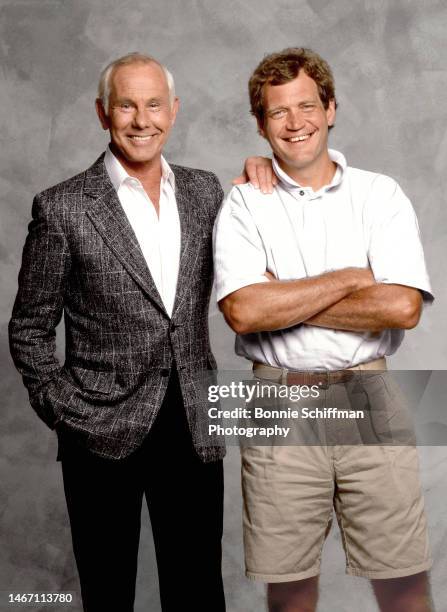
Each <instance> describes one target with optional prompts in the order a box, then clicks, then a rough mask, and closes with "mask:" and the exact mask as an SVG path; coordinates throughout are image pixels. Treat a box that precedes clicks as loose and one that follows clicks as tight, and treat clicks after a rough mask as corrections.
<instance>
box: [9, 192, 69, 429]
mask: <svg viewBox="0 0 447 612" xmlns="http://www.w3.org/2000/svg"><path fill="white" fill-rule="evenodd" d="M69 271H70V251H69V248H68V242H67V238H66V235H65V232H64V229H63V216H62V210H61V207H59V206H56V205H55V203H54V201H52V200H51V199H48V198H46V197H45V196H36V197H35V199H34V202H33V207H32V221H31V223H30V225H29V228H28V236H27V238H26V242H25V246H24V249H23V256H22V266H21V269H20V272H19V287H18V293H17V297H16V300H15V303H14V307H13V312H12V317H11V320H10V323H9V342H10V350H11V355H12V358H13V360H14V363H15V366H16V368H17V369H18V371H19V372H20V373H21V375H22V377H23V382H24V384H25V386H26V388H27V389H28V393H29V397H30V403H31V405H32V406H33V408H34V409H35V410H36V412H37V413H38V415H39V416H40V418H41V419H42V420H43V421H44V422H45V423H46V424H47V425H48V426H49V427H54V422H55V420H56V416H55V414H54V411H53V409H52V408H51V406H49V405H48V403H47V402H45V391H47V390H48V387H49V385H51V384H52V382H53V381H54V380H55V379H56V377H57V376H58V374H59V371H60V364H59V362H58V360H57V359H56V356H55V351H56V326H57V324H58V323H59V321H60V319H61V317H62V312H63V305H64V293H65V287H66V283H67V278H68V275H69Z"/></svg>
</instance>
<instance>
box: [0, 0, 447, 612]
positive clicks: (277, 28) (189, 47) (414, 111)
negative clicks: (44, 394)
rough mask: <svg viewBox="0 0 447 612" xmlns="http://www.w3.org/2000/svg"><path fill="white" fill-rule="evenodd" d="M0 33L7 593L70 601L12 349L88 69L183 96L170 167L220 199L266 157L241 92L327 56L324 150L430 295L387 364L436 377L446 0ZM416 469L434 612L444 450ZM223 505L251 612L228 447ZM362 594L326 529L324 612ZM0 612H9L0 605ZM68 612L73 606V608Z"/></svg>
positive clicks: (15, 5)
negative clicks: (158, 68)
mask: <svg viewBox="0 0 447 612" xmlns="http://www.w3.org/2000/svg"><path fill="white" fill-rule="evenodd" d="M0 23H1V38H0V40H1V43H0V57H1V63H2V85H1V88H0V100H1V115H0V121H1V127H0V138H1V144H2V146H1V149H0V158H1V171H0V181H1V183H0V184H1V192H2V197H3V198H2V199H3V207H2V225H1V228H2V229H1V232H2V237H1V247H0V266H1V278H2V292H1V300H2V301H1V306H0V312H1V316H2V321H1V341H2V344H1V353H0V359H1V372H2V377H1V399H2V411H1V414H0V419H1V432H2V436H1V449H0V470H1V475H0V478H1V489H0V517H1V519H0V520H1V523H0V528H1V538H2V541H1V546H0V591H3V594H2V596H3V597H4V592H5V591H21V592H23V591H25V592H31V591H37V590H38V591H63V590H72V591H77V588H78V587H77V578H76V573H75V566H74V560H73V556H72V552H71V545H70V533H69V529H68V525H67V516H66V510H65V505H64V499H63V493H62V486H61V477H60V472H59V465H58V464H56V463H55V454H56V444H55V439H54V435H53V434H52V433H51V432H50V431H48V430H47V429H46V428H45V426H44V425H43V424H42V423H40V421H38V419H37V417H35V415H34V413H33V412H32V410H31V408H30V407H29V406H28V404H27V398H26V394H25V391H24V389H23V388H22V386H21V382H20V380H19V377H18V375H17V374H16V372H15V370H14V369H13V366H12V364H11V361H10V357H9V353H8V348H7V337H6V336H7V320H8V317H9V314H10V310H11V307H12V302H13V298H14V294H15V291H16V283H17V271H18V267H19V262H20V254H21V248H22V245H23V241H24V239H25V235H26V226H27V223H28V221H29V219H30V207H31V200H32V196H33V194H34V193H35V192H37V191H40V190H42V189H43V188H45V187H48V186H49V185H51V184H54V183H56V182H58V181H60V180H62V179H65V178H67V177H69V176H71V175H73V174H74V173H76V172H78V171H80V170H83V169H84V168H85V167H87V166H88V165H90V163H91V162H92V161H93V160H94V159H95V158H96V157H97V156H98V154H99V153H100V152H101V151H102V150H103V149H104V147H105V145H106V142H107V139H106V136H105V134H104V133H103V132H102V131H101V130H100V128H99V124H98V122H97V119H96V117H95V113H94V109H93V101H94V98H95V88H96V81H97V77H98V74H99V72H100V69H101V68H102V67H103V66H104V65H105V64H106V63H107V62H109V61H110V60H111V59H113V58H115V57H116V56H119V55H122V54H124V53H127V52H129V51H133V50H140V51H143V52H148V53H151V54H153V55H155V56H156V57H158V58H159V59H160V60H161V61H162V62H164V63H165V64H167V66H168V67H169V68H170V69H171V70H172V72H173V74H174V76H175V77H176V83H177V91H178V95H179V96H180V100H181V111H180V115H179V117H178V121H177V124H176V127H175V129H174V132H173V133H172V137H171V141H170V143H169V147H168V159H169V160H171V161H174V162H177V163H181V164H185V165H189V166H195V167H199V168H206V169H209V170H213V171H214V172H216V173H217V174H218V176H219V177H220V179H221V181H222V184H223V185H224V188H225V189H226V190H228V189H229V181H230V179H231V178H232V177H234V176H235V175H236V174H238V173H239V170H240V168H241V164H242V160H243V158H244V157H245V156H247V155H248V154H255V153H263V152H266V151H267V149H266V146H265V144H264V143H263V142H262V141H261V139H260V138H259V137H258V136H257V134H256V129H255V125H254V121H253V119H252V118H251V117H250V115H249V113H248V100H247V93H246V90H247V79H248V77H249V75H250V73H251V71H252V69H253V68H254V66H255V65H256V64H257V62H258V61H259V60H260V59H261V57H262V56H263V55H264V54H265V53H266V52H269V51H275V50H280V49H281V48H283V47H285V46H291V45H295V46H301V45H304V46H311V47H313V48H314V49H315V50H317V51H318V52H320V53H321V54H322V55H323V56H324V57H326V58H327V59H328V60H329V62H330V63H331V65H332V67H333V69H334V73H335V78H336V83H337V93H338V99H339V103H340V107H339V112H338V119H337V126H336V129H335V130H334V131H333V133H332V135H331V138H332V145H333V146H335V147H336V148H339V149H341V150H342V151H343V152H344V153H345V154H346V156H347V158H348V161H349V163H350V164H351V165H354V166H358V167H363V168H367V169H370V170H375V171H378V172H384V173H386V174H390V175H391V176H393V177H395V178H396V179H397V180H398V181H399V182H400V183H401V185H402V187H403V188H404V190H405V191H406V193H407V194H408V195H409V196H410V198H411V200H412V201H413V203H414V206H415V208H416V210H417V213H418V216H419V221H420V226H421V231H422V236H423V242H424V246H425V250H426V257H427V261H428V266H429V269H430V272H431V277H432V281H433V286H434V290H435V293H436V296H437V302H436V305H435V306H434V307H433V308H431V309H430V310H429V311H428V312H427V313H425V315H424V318H423V320H422V322H421V324H420V325H419V327H418V328H417V329H416V330H414V331H412V332H410V333H409V334H408V335H407V339H406V341H405V343H404V345H403V346H402V348H401V350H400V351H399V354H398V355H397V356H395V357H394V358H393V359H392V360H391V364H392V367H394V368H395V369H398V368H408V369H443V368H446V367H447V350H446V346H447V345H446V340H445V334H444V332H445V329H446V327H447V321H446V312H447V309H446V289H447V282H446V280H445V273H443V272H444V271H445V242H444V239H445V236H446V232H447V207H446V206H445V193H446V191H447V185H446V180H447V179H446V174H447V173H446V172H445V158H446V156H447V130H446V115H447V105H446V104H445V91H446V88H447V71H446V63H447V47H446V46H445V32H446V31H447V10H446V7H445V2H444V1H439V2H437V1H435V0H431V1H430V0H427V1H424V0H375V1H374V0H363V1H357V2H353V1H352V0H336V1H333V0H332V1H329V0H313V1H309V2H304V1H303V0H276V2H272V1H265V0H263V1H260V0H226V2H218V0H190V1H187V0H165V1H162V0H158V1H150V0H120V1H118V0H39V1H38V0H0ZM210 314H211V326H212V339H213V346H214V349H215V352H216V355H217V357H218V360H219V363H220V365H221V366H222V367H227V368H229V367H240V366H242V365H243V364H242V363H241V362H240V361H238V360H237V359H235V358H234V357H233V352H232V351H233V349H232V343H233V338H232V334H231V333H230V332H229V331H228V329H227V328H226V326H225V324H224V322H223V320H222V318H221V315H220V314H219V313H218V311H217V309H216V307H215V306H214V305H213V306H212V308H211V313H210ZM59 351H60V352H62V346H60V349H59ZM244 367H245V366H244ZM421 467H422V475H423V486H424V491H425V494H426V504H427V510H428V513H429V522H430V533H431V540H432V547H433V553H434V558H435V567H434V569H433V572H432V582H433V590H434V594H435V598H436V600H437V602H438V609H439V610H445V609H447V594H446V593H447V592H446V587H445V585H444V586H442V584H441V576H442V575H443V574H444V575H445V574H446V569H447V563H446V553H445V545H444V547H443V548H442V542H443V541H444V542H445V540H446V537H447V522H446V518H445V512H444V507H445V490H444V483H445V474H446V472H447V453H446V450H445V448H441V447H424V448H421ZM225 503H226V522H225V540H224V574H225V585H226V591H227V600H228V609H229V611H230V612H236V611H244V612H250V611H257V610H262V609H263V587H262V586H258V585H255V584H253V583H251V582H248V581H246V580H245V579H244V578H243V575H242V572H243V569H242V566H243V560H242V546H241V526H240V523H241V510H240V508H241V497H240V485H239V459H238V454H237V452H236V451H235V449H231V450H230V453H229V456H228V458H227V460H226V502H225ZM144 512H145V516H144V529H143V532H142V543H141V559H140V566H139V568H140V569H139V576H138V593H137V606H136V610H138V611H143V610H149V611H153V612H156V611H157V610H159V603H158V592H157V587H156V577H155V576H156V575H155V561H154V555H153V548H152V543H151V535H150V529H149V524H148V519H147V512H146V511H144ZM179 571H180V570H179ZM173 583H174V584H175V577H173ZM198 588H200V579H199V578H198ZM360 597H361V598H362V600H363V601H362V609H363V610H364V611H365V612H367V611H369V610H375V605H374V603H373V599H372V597H371V595H370V593H369V588H368V586H367V584H366V582H365V581H364V580H362V579H356V578H348V577H345V576H344V562H343V556H342V552H341V542H340V537H339V535H338V533H337V530H334V532H333V534H332V535H331V537H330V538H329V540H328V541H327V543H326V547H325V554H324V565H323V577H322V596H321V604H320V610H321V611H323V612H329V611H330V612H343V611H345V610H346V611H351V610H357V609H359V603H358V602H359V598H360ZM3 602H4V599H3ZM1 605H3V607H1ZM0 608H1V610H2V611H3V610H7V609H13V608H12V607H11V608H8V607H7V606H6V604H5V603H3V604H0ZM16 609H17V607H16ZM28 609H30V608H29V607H28ZM52 609H55V608H54V607H53V608H52ZM60 609H63V608H62V607H60ZM67 609H69V608H68V607H67ZM70 609H72V610H76V611H77V610H79V605H78V604H77V605H73V606H71V608H70ZM210 612H211V611H210Z"/></svg>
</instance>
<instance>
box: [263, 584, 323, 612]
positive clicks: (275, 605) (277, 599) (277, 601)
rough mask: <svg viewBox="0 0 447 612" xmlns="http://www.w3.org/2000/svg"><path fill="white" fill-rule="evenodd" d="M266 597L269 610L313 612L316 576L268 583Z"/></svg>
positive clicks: (316, 599)
mask: <svg viewBox="0 0 447 612" xmlns="http://www.w3.org/2000/svg"><path fill="white" fill-rule="evenodd" d="M267 599H268V609H269V612H315V609H316V606H317V601H318V576H313V577H312V578H305V579H304V580H296V581H294V582H278V583H270V584H269V585H268V587H267Z"/></svg>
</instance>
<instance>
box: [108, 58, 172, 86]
mask: <svg viewBox="0 0 447 612" xmlns="http://www.w3.org/2000/svg"><path fill="white" fill-rule="evenodd" d="M110 86H111V89H112V91H113V90H115V91H116V92H118V93H119V92H120V91H122V90H140V91H141V90H143V89H157V90H160V91H164V90H166V91H168V83H167V80H166V75H165V73H164V71H163V69H162V67H161V66H160V65H159V64H157V63H156V62H150V63H142V62H135V63H132V64H127V65H125V66H117V67H116V68H115V70H114V71H113V72H112V75H111V78H110Z"/></svg>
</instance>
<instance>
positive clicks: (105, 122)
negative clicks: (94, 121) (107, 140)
mask: <svg viewBox="0 0 447 612" xmlns="http://www.w3.org/2000/svg"><path fill="white" fill-rule="evenodd" d="M95 108H96V114H97V115H98V118H99V121H100V122H101V125H102V129H103V130H108V129H109V116H108V115H107V113H106V109H105V108H104V104H103V103H102V100H101V98H96V100H95Z"/></svg>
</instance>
